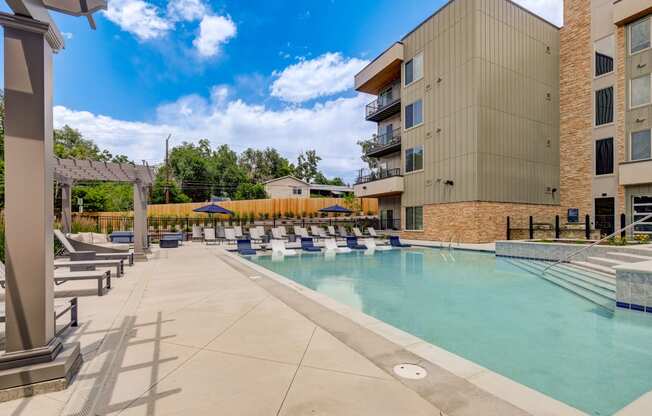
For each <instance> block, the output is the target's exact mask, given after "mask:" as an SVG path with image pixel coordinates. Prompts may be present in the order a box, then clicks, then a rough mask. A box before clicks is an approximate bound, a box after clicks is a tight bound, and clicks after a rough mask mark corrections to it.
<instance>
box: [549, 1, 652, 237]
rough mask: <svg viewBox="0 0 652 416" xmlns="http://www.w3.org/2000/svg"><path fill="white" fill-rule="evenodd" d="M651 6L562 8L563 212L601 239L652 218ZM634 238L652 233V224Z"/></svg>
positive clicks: (624, 4)
mask: <svg viewBox="0 0 652 416" xmlns="http://www.w3.org/2000/svg"><path fill="white" fill-rule="evenodd" d="M651 14H652V0H619V1H613V0H573V1H566V2H565V3H564V27H563V28H562V29H561V33H560V49H561V72H560V88H561V89H560V105H561V132H560V150H561V195H562V201H561V202H562V205H564V206H568V207H577V208H579V209H580V211H581V212H582V213H583V214H584V213H586V214H589V215H591V216H592V218H595V227H596V228H599V229H601V230H602V231H603V232H605V233H606V232H608V231H613V230H614V229H617V228H619V227H620V223H621V221H620V218H621V214H625V218H626V222H627V223H631V222H632V221H635V220H638V219H641V218H643V217H644V216H645V215H646V214H649V213H652V159H651V156H652V155H651V147H652V146H651V137H650V136H651V135H650V129H651V128H652V89H651V88H652V87H651V84H652V82H651V80H650V77H651V73H652V49H651V48H650V46H651V37H650V36H651V32H652V31H651V24H652V15H651ZM635 232H638V233H644V232H648V233H650V232H652V224H650V225H645V224H644V225H640V226H637V227H636V229H635Z"/></svg>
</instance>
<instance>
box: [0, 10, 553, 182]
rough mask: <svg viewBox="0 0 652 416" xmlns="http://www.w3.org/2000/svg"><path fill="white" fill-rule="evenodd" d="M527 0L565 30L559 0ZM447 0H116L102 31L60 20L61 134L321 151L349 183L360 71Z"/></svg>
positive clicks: (150, 155) (138, 147)
mask: <svg viewBox="0 0 652 416" xmlns="http://www.w3.org/2000/svg"><path fill="white" fill-rule="evenodd" d="M520 2H521V3H525V4H526V5H527V6H528V7H530V8H532V9H534V10H536V11H538V12H539V13H541V14H542V15H544V16H546V17H548V18H549V19H551V20H553V21H556V22H557V23H560V22H559V20H560V19H561V18H560V8H561V0H521V1H520ZM443 3H444V1H443V0H438V1H418V0H403V1H401V2H400V7H399V6H398V4H399V3H397V2H396V1H395V0H394V1H390V0H355V1H344V0H307V1H296V0H295V1H279V0H275V1H254V0H248V1H242V0H240V1H236V0H227V1H215V0H169V1H168V0H109V9H108V10H107V11H106V12H102V13H100V14H98V15H97V16H96V20H97V24H98V30H97V31H91V30H90V29H89V27H88V24H87V23H86V21H85V19H78V18H72V17H66V16H62V15H57V16H56V17H55V19H56V21H57V24H58V25H59V28H60V30H61V32H62V33H64V36H65V38H66V49H65V50H63V51H62V52H61V53H59V54H58V55H57V56H55V100H54V101H55V106H56V107H55V127H59V126H61V125H63V124H69V125H71V126H73V127H75V128H78V129H80V130H81V131H82V132H83V133H84V134H85V135H86V136H88V137H90V138H92V139H94V140H95V141H96V142H98V144H99V145H100V146H102V147H104V148H107V149H109V150H111V151H112V152H114V153H124V154H127V155H128V156H130V157H131V158H133V159H135V160H141V159H145V160H148V161H149V162H150V163H156V162H160V161H161V160H162V154H163V141H164V139H165V136H167V134H168V133H171V134H172V135H173V144H174V143H181V142H182V141H184V140H185V141H196V140H198V139H200V138H207V139H210V140H211V141H212V142H213V144H214V145H218V144H221V143H227V144H229V145H231V146H232V147H233V148H234V149H235V150H237V151H241V150H243V149H244V148H246V147H249V146H251V147H257V148H262V147H266V146H271V147H275V148H277V149H278V150H279V151H281V153H283V154H284V155H285V156H286V157H288V158H290V159H292V160H294V159H295V158H296V155H297V153H298V152H300V151H302V150H308V149H313V148H314V149H316V150H317V152H318V154H320V155H321V156H322V158H323V161H322V166H321V167H322V169H324V170H325V171H326V172H327V174H329V175H339V176H342V177H344V178H345V179H346V180H349V181H350V180H352V179H353V177H354V176H355V170H356V169H358V168H360V167H362V162H361V161H360V160H359V150H358V147H357V145H356V144H355V142H356V140H358V139H361V138H365V137H368V136H370V135H371V134H372V133H373V131H374V125H373V124H372V123H367V122H365V121H364V117H363V115H364V112H363V107H364V104H365V103H366V102H368V101H371V100H372V98H373V97H370V96H366V95H363V94H357V93H355V92H354V91H352V90H351V86H352V83H353V79H352V77H353V75H354V74H355V73H356V72H357V71H359V70H360V68H362V67H363V66H364V65H365V64H366V63H367V62H368V60H369V59H373V57H375V56H376V55H377V54H378V53H379V52H382V51H383V50H384V49H385V48H386V47H387V46H389V45H390V44H391V43H392V42H394V41H396V40H398V39H400V38H401V37H402V36H403V35H404V34H405V33H406V32H408V31H409V30H411V29H412V28H414V27H415V26H416V25H417V24H418V23H419V22H421V21H422V20H423V19H425V18H426V17H427V16H428V15H430V14H431V13H433V12H434V11H435V10H436V9H438V8H439V7H440V6H441V5H442V4H443ZM2 6H3V8H4V10H6V9H7V6H6V5H5V4H2Z"/></svg>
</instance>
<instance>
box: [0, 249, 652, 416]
mask: <svg viewBox="0 0 652 416" xmlns="http://www.w3.org/2000/svg"><path fill="white" fill-rule="evenodd" d="M152 257H153V259H152V261H150V262H147V263H137V264H136V265H135V266H134V267H133V268H128V269H127V273H126V275H125V277H124V278H121V279H116V280H115V282H114V289H112V290H111V292H110V293H109V294H108V295H107V296H103V297H101V298H98V297H96V296H88V295H89V294H90V293H91V292H92V291H93V289H92V288H91V287H90V286H89V287H84V286H83V283H81V284H80V285H78V286H75V285H70V286H67V285H64V286H62V287H59V288H57V293H58V295H65V294H74V295H77V296H81V297H80V322H81V326H80V327H79V328H77V329H74V330H72V331H70V332H69V333H68V335H67V340H68V341H79V342H80V343H81V344H82V353H83V355H84V360H85V363H84V365H83V366H82V368H81V370H80V373H79V374H78V376H77V377H76V379H75V381H74V383H73V385H72V386H71V387H70V388H69V389H68V390H65V391H61V392H56V393H50V394H45V395H41V396H35V397H32V398H28V399H21V400H15V401H11V402H5V403H0V416H2V415H39V416H40V415H44V416H50V415H66V416H68V415H71V416H72V415H80V416H81V415H95V414H98V415H107V414H111V415H113V414H124V415H140V414H143V415H180V414H182V413H183V414H192V415H202V414H207V415H209V414H210V415H213V414H216V411H219V413H220V414H233V415H236V414H237V415H304V414H333V415H398V414H416V415H448V416H457V415H460V416H465V415H474V416H475V415H483V416H484V415H501V416H509V415H527V414H533V415H579V414H583V413H582V412H579V411H577V410H576V409H574V408H572V407H570V406H567V405H565V404H563V403H560V402H557V401H555V400H553V399H551V398H549V397H547V396H545V395H543V394H541V393H538V392H536V391H534V390H531V389H528V388H527V387H525V386H522V385H520V384H518V383H515V382H513V381H512V380H509V379H507V378H505V377H502V376H500V375H498V374H495V373H492V372H490V371H489V370H486V369H484V368H482V367H480V366H478V365H475V364H474V363H471V362H469V361H467V360H464V359H463V358H461V357H458V356H456V355H454V354H451V353H449V352H447V351H445V350H443V349H440V348H437V347H435V346H433V345H431V344H429V343H427V342H424V341H422V340H420V339H418V338H415V337H413V336H412V335H410V334H407V333H405V332H402V331H400V330H398V329H396V328H394V327H391V326H390V325H387V324H385V323H383V322H380V321H378V320H376V319H374V318H373V317H370V316H367V315H364V314H362V313H360V312H358V311H355V310H352V309H351V308H349V307H347V306H344V305H341V304H339V303H338V302H336V301H334V300H332V299H330V298H328V297H326V296H324V295H322V294H319V293H317V292H314V291H312V290H310V289H307V288H305V287H303V286H301V285H298V284H296V283H294V282H292V281H290V280H288V279H285V278H283V277H282V276H278V275H275V274H274V273H272V272H269V271H268V270H266V269H263V268H262V267H260V266H256V265H254V264H253V263H251V262H248V261H247V260H245V259H243V258H240V257H239V256H236V255H233V254H231V253H228V252H226V251H224V250H223V249H222V248H220V247H216V246H204V245H202V244H195V243H190V244H184V246H183V247H180V248H178V249H168V250H158V251H155V252H154V254H153V256H152ZM66 286H67V287H66ZM91 286H92V285H91ZM63 288H65V289H66V290H67V291H68V293H63V292H61V290H62V289H63ZM399 363H414V364H418V365H421V366H422V367H424V368H426V370H427V371H428V376H427V377H426V378H425V379H422V380H406V379H398V378H397V377H395V376H394V375H393V374H392V371H391V369H392V368H393V366H394V365H396V364H399ZM634 404H636V402H635V403H634ZM634 404H632V405H631V409H629V410H630V412H628V413H623V415H625V414H626V415H627V416H630V415H636V414H641V413H639V412H640V411H641V409H643V411H644V412H647V413H643V414H650V413H649V410H650V403H649V400H647V403H645V400H642V401H641V402H640V403H638V406H634Z"/></svg>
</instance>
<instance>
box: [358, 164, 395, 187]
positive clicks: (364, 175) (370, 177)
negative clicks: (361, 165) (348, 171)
mask: <svg viewBox="0 0 652 416" xmlns="http://www.w3.org/2000/svg"><path fill="white" fill-rule="evenodd" d="M393 176H401V169H400V168H394V169H379V170H377V171H365V170H364V169H361V170H360V172H358V178H357V179H356V181H355V184H356V185H360V184H361V183H368V182H373V181H377V180H380V179H385V178H391V177H393Z"/></svg>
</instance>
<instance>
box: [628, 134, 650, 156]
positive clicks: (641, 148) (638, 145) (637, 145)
mask: <svg viewBox="0 0 652 416" xmlns="http://www.w3.org/2000/svg"><path fill="white" fill-rule="evenodd" d="M631 147H632V151H631V154H632V160H645V159H650V158H651V157H652V155H651V154H650V150H651V147H652V146H651V143H650V130H643V131H637V132H634V133H632V142H631Z"/></svg>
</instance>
